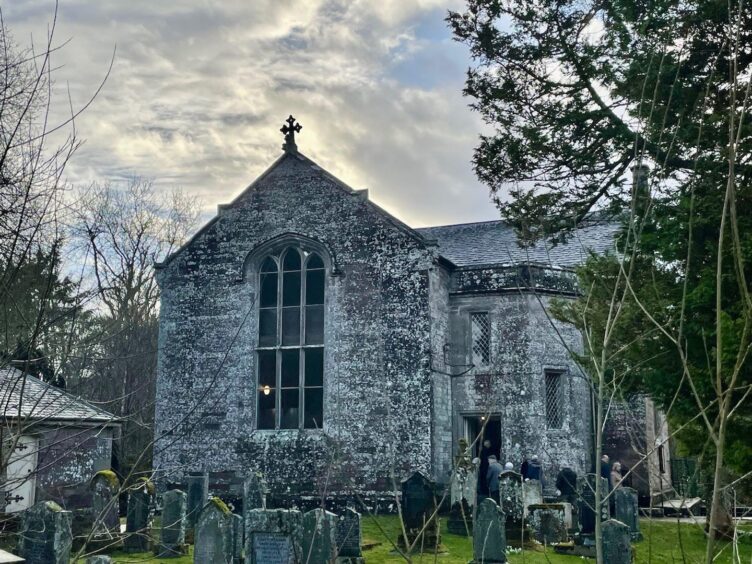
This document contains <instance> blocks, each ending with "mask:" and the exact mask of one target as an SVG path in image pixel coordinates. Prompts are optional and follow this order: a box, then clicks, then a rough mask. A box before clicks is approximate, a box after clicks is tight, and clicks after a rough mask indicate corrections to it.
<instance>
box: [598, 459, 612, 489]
mask: <svg viewBox="0 0 752 564" xmlns="http://www.w3.org/2000/svg"><path fill="white" fill-rule="evenodd" d="M601 478H606V480H608V491H611V487H612V484H611V464H609V458H608V455H607V454H604V455H603V456H601Z"/></svg>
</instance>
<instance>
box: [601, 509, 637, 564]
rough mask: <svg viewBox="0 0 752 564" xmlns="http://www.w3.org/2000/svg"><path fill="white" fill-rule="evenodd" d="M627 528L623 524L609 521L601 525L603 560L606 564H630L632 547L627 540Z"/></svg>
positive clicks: (612, 520) (628, 535)
mask: <svg viewBox="0 0 752 564" xmlns="http://www.w3.org/2000/svg"><path fill="white" fill-rule="evenodd" d="M629 537H630V534H629V527H628V526H627V525H625V524H624V523H621V522H619V521H616V520H614V519H609V520H608V521H606V522H605V523H603V560H604V562H608V564H630V563H631V562H632V545H631V543H630V540H629Z"/></svg>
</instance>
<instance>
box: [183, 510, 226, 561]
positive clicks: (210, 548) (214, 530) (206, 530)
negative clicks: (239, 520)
mask: <svg viewBox="0 0 752 564" xmlns="http://www.w3.org/2000/svg"><path fill="white" fill-rule="evenodd" d="M233 525H234V523H233V515H232V512H231V511H230V509H229V508H228V507H227V506H226V505H225V504H224V502H223V501H222V500H221V499H219V498H218V497H213V498H211V499H210V500H209V502H208V503H207V504H206V505H204V508H203V509H202V510H201V511H200V512H199V515H198V520H197V521H196V529H195V535H194V538H195V545H194V547H193V563H194V564H233V550H234V543H233Z"/></svg>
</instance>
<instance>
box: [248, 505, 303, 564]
mask: <svg viewBox="0 0 752 564" xmlns="http://www.w3.org/2000/svg"><path fill="white" fill-rule="evenodd" d="M243 519H244V521H245V564H271V563H281V564H297V563H300V562H303V560H301V555H302V553H303V552H302V551H303V549H302V546H301V545H302V543H301V531H302V524H303V514H302V513H301V512H300V511H297V510H294V509H291V510H285V509H250V510H248V511H246V512H245V516H244V517H243Z"/></svg>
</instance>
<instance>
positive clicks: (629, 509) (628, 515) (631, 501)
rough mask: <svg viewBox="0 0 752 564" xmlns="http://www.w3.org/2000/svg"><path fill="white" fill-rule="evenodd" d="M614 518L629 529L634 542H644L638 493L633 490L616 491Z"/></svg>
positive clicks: (614, 494) (617, 489)
mask: <svg viewBox="0 0 752 564" xmlns="http://www.w3.org/2000/svg"><path fill="white" fill-rule="evenodd" d="M613 496H614V517H615V519H616V520H617V521H621V522H622V523H624V524H625V525H626V526H627V527H629V532H630V535H631V536H632V540H633V541H637V540H642V533H641V532H640V519H639V516H640V514H639V508H638V505H637V491H636V490H634V489H632V488H627V487H623V486H622V487H619V488H616V489H615V490H614V493H613Z"/></svg>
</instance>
